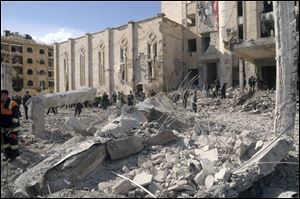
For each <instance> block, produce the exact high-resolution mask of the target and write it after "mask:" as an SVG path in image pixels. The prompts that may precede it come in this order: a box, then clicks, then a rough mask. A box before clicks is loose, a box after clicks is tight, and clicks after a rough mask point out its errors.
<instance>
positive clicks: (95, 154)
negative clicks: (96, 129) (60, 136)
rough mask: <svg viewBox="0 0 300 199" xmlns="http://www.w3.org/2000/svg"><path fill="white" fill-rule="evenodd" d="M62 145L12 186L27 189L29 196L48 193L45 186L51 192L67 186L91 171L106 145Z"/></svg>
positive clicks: (22, 175)
mask: <svg viewBox="0 0 300 199" xmlns="http://www.w3.org/2000/svg"><path fill="white" fill-rule="evenodd" d="M73 145H74V144H73ZM64 147H65V148H64V150H62V151H61V153H55V154H53V155H51V156H50V157H49V158H47V159H45V160H43V161H42V162H40V163H39V164H38V165H36V166H34V167H32V168H30V169H29V170H27V171H26V172H24V173H23V174H21V175H20V176H19V177H18V178H17V179H16V180H15V183H14V186H13V189H14V190H24V189H25V190H28V191H27V194H28V195H29V196H32V197H33V196H36V194H39V195H41V196H44V195H46V194H49V189H48V186H49V188H50V189H51V191H53V192H55V191H59V190H61V189H67V188H69V187H70V186H71V183H70V182H79V181H81V180H83V179H85V178H86V177H87V176H88V175H90V174H91V173H93V172H94V171H95V169H96V168H97V167H98V166H100V165H102V163H103V161H104V159H105V157H106V149H105V145H101V144H97V143H93V142H87V141H85V142H82V143H78V144H75V145H74V146H69V145H68V144H66V146H64ZM70 151H71V152H70ZM75 184H76V183H75Z"/></svg>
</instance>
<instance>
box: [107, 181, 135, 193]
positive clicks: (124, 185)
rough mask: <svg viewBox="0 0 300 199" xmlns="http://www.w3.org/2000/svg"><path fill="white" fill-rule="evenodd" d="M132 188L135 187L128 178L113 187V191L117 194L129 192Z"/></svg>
mask: <svg viewBox="0 0 300 199" xmlns="http://www.w3.org/2000/svg"><path fill="white" fill-rule="evenodd" d="M132 189H134V186H133V185H132V183H131V182H129V181H128V180H125V179H122V180H121V181H120V182H118V183H117V184H115V185H114V186H113V187H112V192H113V193H115V194H128V192H129V191H130V190H132Z"/></svg>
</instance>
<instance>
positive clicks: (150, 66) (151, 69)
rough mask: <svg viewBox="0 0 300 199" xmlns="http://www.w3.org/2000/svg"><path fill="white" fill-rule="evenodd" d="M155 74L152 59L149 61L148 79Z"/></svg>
mask: <svg viewBox="0 0 300 199" xmlns="http://www.w3.org/2000/svg"><path fill="white" fill-rule="evenodd" d="M152 76H153V68H152V61H151V60H149V61H148V80H152Z"/></svg>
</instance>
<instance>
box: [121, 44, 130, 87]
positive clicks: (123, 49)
mask: <svg viewBox="0 0 300 199" xmlns="http://www.w3.org/2000/svg"><path fill="white" fill-rule="evenodd" d="M127 70H128V69H127V47H125V46H122V47H121V48H120V73H121V81H122V83H124V82H125V81H127V80H128V79H127V78H128V77H127V76H128V71H127Z"/></svg>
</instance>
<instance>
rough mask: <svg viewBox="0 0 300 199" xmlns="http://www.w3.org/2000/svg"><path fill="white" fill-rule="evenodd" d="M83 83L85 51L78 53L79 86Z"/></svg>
mask: <svg viewBox="0 0 300 199" xmlns="http://www.w3.org/2000/svg"><path fill="white" fill-rule="evenodd" d="M84 85H85V52H84V51H83V50H81V53H80V86H84Z"/></svg>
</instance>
